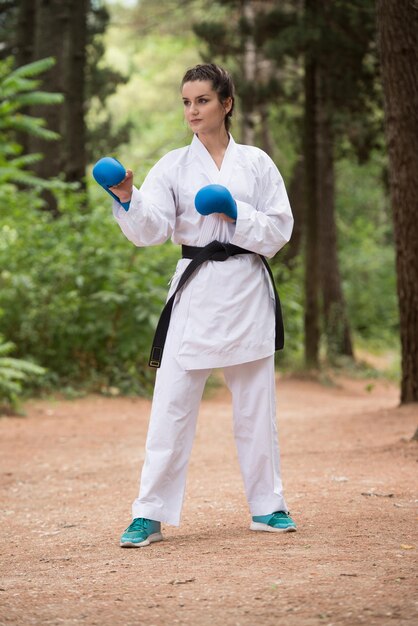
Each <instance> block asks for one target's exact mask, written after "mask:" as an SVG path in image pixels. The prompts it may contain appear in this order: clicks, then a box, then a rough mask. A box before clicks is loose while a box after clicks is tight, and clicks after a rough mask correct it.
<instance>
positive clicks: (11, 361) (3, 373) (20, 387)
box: [0, 336, 45, 415]
mask: <svg viewBox="0 0 418 626" xmlns="http://www.w3.org/2000/svg"><path fill="white" fill-rule="evenodd" d="M14 348H15V346H14V344H13V343H12V342H11V341H7V342H6V341H4V339H3V338H2V337H1V336H0V415H1V414H4V413H16V412H18V410H19V398H20V397H21V396H22V394H23V391H24V385H25V384H26V383H29V382H30V381H31V380H34V379H39V378H40V377H41V376H43V375H44V374H45V370H44V368H42V367H39V366H38V365H35V364H34V363H30V362H29V361H24V360H22V359H15V358H12V357H10V356H8V355H9V354H10V353H11V352H13V351H14Z"/></svg>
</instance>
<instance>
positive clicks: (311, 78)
mask: <svg viewBox="0 0 418 626" xmlns="http://www.w3.org/2000/svg"><path fill="white" fill-rule="evenodd" d="M312 4H313V7H312ZM314 6H315V0H314V1H313V3H312V0H306V2H305V7H306V10H307V11H309V12H311V11H312V8H314ZM304 90H305V112H304V115H305V119H304V161H305V168H306V169H305V172H306V194H307V195H306V223H305V226H306V230H305V242H306V244H305V364H306V366H307V367H308V368H312V367H313V368H317V367H318V366H319V307H318V291H319V268H318V261H319V256H318V180H317V171H318V170H317V147H316V138H317V131H316V128H317V110H316V105H317V103H316V97H317V64H316V61H315V59H313V58H312V57H311V56H310V55H309V53H307V54H306V55H305V79H304Z"/></svg>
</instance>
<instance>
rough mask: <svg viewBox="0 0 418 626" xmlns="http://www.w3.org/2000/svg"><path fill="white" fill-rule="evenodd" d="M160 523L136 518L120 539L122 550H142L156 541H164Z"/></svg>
mask: <svg viewBox="0 0 418 626" xmlns="http://www.w3.org/2000/svg"><path fill="white" fill-rule="evenodd" d="M162 540H163V536H162V534H161V524H160V522H154V520H151V519H146V518H145V517H136V518H135V519H134V520H133V522H132V524H131V525H130V526H128V528H127V529H126V530H125V532H124V533H123V535H122V537H121V538H120V545H121V548H141V547H142V546H149V544H150V543H153V542H154V541H162Z"/></svg>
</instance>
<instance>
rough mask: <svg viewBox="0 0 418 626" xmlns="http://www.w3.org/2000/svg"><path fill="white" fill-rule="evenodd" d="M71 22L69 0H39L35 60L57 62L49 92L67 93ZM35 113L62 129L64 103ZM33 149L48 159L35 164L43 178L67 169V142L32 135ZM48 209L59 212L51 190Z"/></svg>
mask: <svg viewBox="0 0 418 626" xmlns="http://www.w3.org/2000/svg"><path fill="white" fill-rule="evenodd" d="M69 24H70V2H69V0H36V21H35V45H34V60H36V59H43V58H45V57H49V56H52V57H55V59H56V63H55V65H54V67H52V68H51V69H50V70H49V71H48V72H47V74H46V75H45V77H44V83H43V89H44V90H45V91H52V92H60V93H65V67H66V58H65V55H66V52H67V50H68V38H69ZM32 114H33V115H35V116H37V117H42V118H43V119H44V120H45V122H46V126H47V127H48V128H49V129H51V130H53V131H55V132H57V133H61V132H62V130H63V129H62V119H63V105H54V106H40V105H39V106H36V107H33V108H32ZM30 148H31V152H41V153H42V154H43V155H44V158H43V159H42V160H41V161H39V162H38V163H36V164H35V165H34V168H33V169H34V171H35V173H36V175H37V176H39V177H40V178H44V179H48V178H51V177H54V176H58V175H59V174H60V172H62V171H63V169H64V168H63V163H64V155H63V142H62V141H61V140H58V141H45V140H43V139H40V138H39V137H31V139H30ZM43 195H44V200H45V203H46V207H45V208H46V209H47V210H49V211H51V212H52V213H53V214H54V215H58V207H57V203H56V200H55V198H54V196H53V195H52V193H51V192H49V191H46V192H45V193H44V194H43Z"/></svg>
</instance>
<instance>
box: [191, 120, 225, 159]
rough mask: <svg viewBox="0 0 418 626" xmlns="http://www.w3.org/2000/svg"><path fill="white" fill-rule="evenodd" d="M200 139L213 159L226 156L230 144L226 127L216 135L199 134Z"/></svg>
mask: <svg viewBox="0 0 418 626" xmlns="http://www.w3.org/2000/svg"><path fill="white" fill-rule="evenodd" d="M198 137H199V140H200V141H201V142H202V143H203V145H204V146H205V148H206V150H207V151H208V152H209V154H210V155H211V156H212V157H213V158H216V157H219V156H220V155H222V156H223V155H224V154H225V151H226V149H227V147H228V143H229V134H228V132H227V130H226V128H225V126H223V127H222V129H220V130H219V132H216V133H207V134H205V133H199V134H198Z"/></svg>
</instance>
